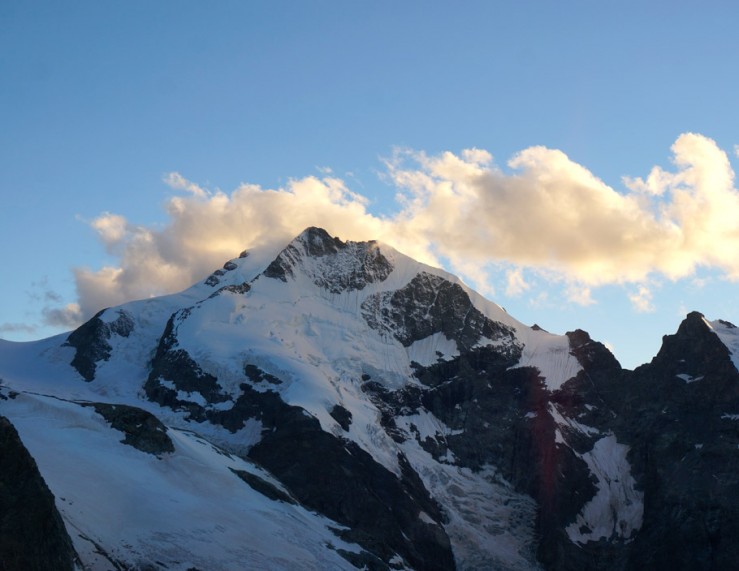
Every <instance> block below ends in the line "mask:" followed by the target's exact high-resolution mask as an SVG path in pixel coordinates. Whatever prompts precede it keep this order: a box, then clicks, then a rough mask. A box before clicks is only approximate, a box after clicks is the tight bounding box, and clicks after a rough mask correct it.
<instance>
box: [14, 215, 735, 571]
mask: <svg viewBox="0 0 739 571" xmlns="http://www.w3.org/2000/svg"><path fill="white" fill-rule="evenodd" d="M736 331H738V330H737V329H736V328H735V327H734V326H733V325H731V324H729V323H728V322H724V321H720V320H718V321H707V320H706V319H705V318H704V317H703V316H702V315H701V314H699V313H697V312H694V313H691V314H690V315H688V317H687V318H686V320H685V321H684V322H683V324H682V325H681V326H680V328H679V330H678V332H677V333H676V334H675V335H671V336H666V337H665V338H664V341H663V346H662V349H661V350H660V352H659V354H658V355H657V356H656V357H655V358H654V359H653V360H652V362H651V363H649V364H647V365H643V366H642V367H640V368H638V369H636V370H635V371H627V370H624V369H622V368H621V366H620V365H619V363H618V362H617V361H616V359H615V358H614V357H613V355H612V354H611V353H610V352H609V351H608V349H607V348H606V347H605V346H604V345H602V344H601V343H598V342H597V341H594V340H592V339H591V338H590V336H589V335H588V334H587V333H586V332H584V331H580V330H578V331H574V332H570V333H567V334H566V335H552V334H550V333H548V332H546V331H544V330H543V329H541V328H539V327H537V326H534V327H528V326H526V325H524V324H522V323H520V322H518V321H517V320H515V319H514V318H513V317H511V316H509V315H508V314H507V313H506V312H505V311H504V310H503V309H502V308H501V307H499V306H498V305H496V304H494V303H492V302H490V301H488V300H486V299H484V298H483V297H481V296H480V295H478V294H477V293H475V292H474V291H472V290H471V289H469V288H468V287H467V286H465V285H464V284H463V283H462V282H461V281H460V280H459V279H458V278H456V277H454V276H452V275H451V274H448V273H447V272H444V271H443V270H440V269H438V268H433V267H430V266H426V265H424V264H421V263H419V262H416V261H415V260H413V259H411V258H409V257H407V256H405V255H403V254H401V253H400V252H398V251H396V250H394V249H393V248H391V247H389V246H387V245H385V244H382V243H379V242H351V241H348V242H344V241H342V240H340V239H339V238H335V237H332V236H330V235H329V234H328V233H327V232H326V231H324V230H322V229H320V228H308V229H306V230H305V231H304V232H302V233H301V234H300V235H299V236H297V237H296V238H295V239H294V240H292V241H291V242H290V243H289V244H287V245H286V246H285V247H284V248H283V249H282V250H281V251H280V252H279V253H278V254H276V256H275V254H274V253H272V254H269V252H267V251H266V250H261V251H260V250H255V251H245V252H243V253H242V254H241V255H240V256H239V257H238V258H235V259H233V260H230V261H228V262H226V263H225V264H224V266H223V267H222V268H221V269H218V270H215V271H214V272H213V273H212V274H211V275H209V276H207V277H206V278H205V279H204V280H203V281H201V282H199V283H197V284H194V285H193V286H192V287H190V288H189V289H187V290H185V291H183V292H181V293H178V294H174V295H170V296H165V297H161V298H153V299H147V300H141V301H135V302H131V303H126V304H123V305H121V306H118V307H114V308H108V309H105V310H103V311H101V312H99V313H98V314H97V315H95V316H94V317H93V318H92V319H90V320H89V321H88V322H86V323H85V324H83V325H82V326H80V327H79V328H78V329H76V330H75V331H73V332H71V333H69V334H67V335H61V336H57V337H52V338H49V339H46V340H43V341H38V342H33V343H24V344H20V343H10V342H4V341H0V407H1V408H0V412H1V413H2V415H3V416H5V417H7V421H2V422H1V423H0V424H2V427H4V428H3V430H5V431H6V432H7V433H8V434H9V435H10V436H9V437H8V439H6V440H4V441H3V443H1V444H2V448H0V457H5V456H3V455H9V454H11V455H14V456H15V455H17V454H19V452H18V449H19V447H20V448H24V449H25V452H24V453H27V456H28V460H27V461H26V460H24V466H25V465H28V466H29V467H28V468H27V470H28V472H29V473H33V474H36V472H34V471H33V470H34V469H35V466H32V464H33V462H34V461H35V464H36V465H37V475H36V476H34V478H35V479H34V482H37V481H38V482H37V484H34V485H37V486H38V489H46V490H47V491H46V492H44V493H48V492H49V491H50V492H51V494H53V497H54V502H53V505H51V502H47V503H46V504H44V507H43V510H45V511H38V514H39V515H38V516H36V517H28V518H25V519H19V518H18V513H19V511H18V510H19V509H20V512H21V513H22V512H23V506H26V505H27V506H28V510H30V509H32V504H31V503H30V500H28V499H26V498H27V497H29V496H24V495H23V494H22V493H21V492H20V491H15V490H16V488H17V486H16V484H17V483H18V481H19V479H23V478H25V476H23V475H22V474H20V473H19V474H5V473H4V474H3V475H2V478H1V479H0V483H2V484H3V486H4V487H2V490H3V491H2V493H0V506H6V505H12V506H14V507H13V510H12V512H11V511H7V510H4V511H0V518H2V522H3V525H4V526H12V527H14V528H16V529H17V526H18V525H20V524H17V523H16V522H18V521H23V522H24V523H23V525H24V526H25V525H27V526H28V531H24V532H21V533H16V535H14V536H13V537H15V538H16V539H14V540H13V542H10V544H9V542H2V541H0V561H2V562H3V564H4V565H5V568H7V569H13V568H17V569H27V568H32V567H31V566H32V565H36V567H37V568H44V564H40V565H41V566H40V567H39V564H38V563H37V562H36V559H32V557H36V553H37V550H36V546H35V540H33V539H32V538H34V537H39V536H41V537H44V536H45V534H46V535H48V537H49V542H50V545H54V546H62V547H63V548H60V549H56V550H54V551H53V553H52V551H51V550H50V551H49V553H51V555H49V557H55V558H56V559H54V562H53V563H52V562H51V559H50V560H49V561H48V562H47V564H46V567H45V568H60V569H61V568H73V567H74V565H77V567H78V568H83V569H91V570H97V569H100V570H103V569H111V568H116V569H141V570H144V569H146V570H150V569H169V570H181V571H194V570H201V571H205V570H232V569H245V568H255V569H256V568H260V569H356V568H360V569H361V568H366V569H418V570H447V569H485V570H489V569H501V570H502V569H505V570H534V569H537V570H538V569H548V570H573V571H574V570H590V569H592V570H601V569H603V570H606V569H608V570H632V569H633V570H637V569H670V570H671V571H672V570H674V569H691V570H692V569H731V568H732V566H733V565H734V564H735V562H736V561H737V560H739V544H738V543H737V542H736V540H735V538H736V537H738V536H739V519H738V516H739V505H738V502H739V500H738V499H737V498H739V494H737V491H739V476H737V474H738V473H739V471H738V470H737V468H739V466H737V455H738V452H737V450H738V449H739V372H737V362H738V361H737V355H739V334H737V333H736ZM3 465H5V464H3ZM39 476H40V477H41V478H43V480H41V479H40V478H39ZM14 486H16V487H14ZM4 490H9V491H8V492H7V493H6V492H5V491H4ZM31 493H35V492H31ZM2 494H5V496H3V495H2ZM18 506H21V508H19V507H18ZM33 509H35V508H33ZM40 509H41V508H39V510H40ZM9 513H12V514H14V515H12V517H11V516H8V515H7V514H9ZM34 513H35V512H34ZM45 514H50V515H45ZM9 518H10V519H9ZM52 520H53V521H54V522H62V523H63V526H62V525H56V526H55V527H54V528H53V529H52V528H50V527H44V526H47V525H48V521H52ZM24 529H25V528H24ZM47 529H48V532H47V531H45V530H47ZM4 537H5V536H4ZM18 538H19V539H18ZM24 538H25V543H24ZM24 558H25V559H24ZM60 558H61V559H65V558H66V559H65V563H64V564H62V563H59V561H60ZM6 562H10V563H6ZM29 562H30V563H29Z"/></svg>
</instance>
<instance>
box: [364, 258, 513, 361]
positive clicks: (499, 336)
mask: <svg viewBox="0 0 739 571" xmlns="http://www.w3.org/2000/svg"><path fill="white" fill-rule="evenodd" d="M362 315H363V316H364V318H365V320H366V321H367V324H368V325H369V326H370V327H372V328H373V329H376V330H378V331H385V332H387V333H389V334H390V335H392V336H394V337H395V338H396V339H397V340H398V341H400V342H401V343H402V344H403V345H404V346H406V347H408V346H410V345H411V344H412V343H413V342H414V341H420V340H421V339H425V338H426V337H429V336H431V335H434V334H435V333H443V334H444V335H445V336H446V337H447V338H449V339H454V340H455V341H456V343H457V347H458V348H459V349H460V350H461V351H468V350H470V349H472V348H473V347H474V346H475V345H477V344H478V343H479V342H480V340H481V339H485V340H487V341H488V342H497V343H498V344H502V345H503V346H504V347H505V349H506V350H508V351H510V352H511V356H514V355H515V356H516V357H519V356H520V348H519V347H517V346H516V344H515V336H514V334H513V331H512V330H511V329H510V328H509V327H506V326H505V325H503V324H501V323H496V322H494V321H492V320H491V319H489V318H487V317H485V316H484V315H483V314H482V313H481V312H480V310H478V309H477V308H476V307H475V306H474V305H472V301H471V300H470V297H469V295H467V293H466V292H465V291H464V290H463V289H462V287H461V286H460V285H459V284H455V283H451V282H449V281H448V280H445V279H444V278H442V277H439V276H434V275H431V274H428V273H426V272H422V273H420V274H418V275H417V276H416V277H414V278H413V279H412V280H411V282H410V283H409V284H408V285H407V286H405V287H403V288H401V289H398V290H395V291H388V292H383V293H378V294H375V295H372V296H370V297H369V298H367V300H366V301H365V302H364V303H363V304H362ZM499 351H500V352H503V347H500V349H499ZM517 351H518V355H516V352H517Z"/></svg>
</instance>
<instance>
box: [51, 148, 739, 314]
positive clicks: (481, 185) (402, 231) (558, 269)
mask: <svg viewBox="0 0 739 571" xmlns="http://www.w3.org/2000/svg"><path fill="white" fill-rule="evenodd" d="M672 152H673V163H674V164H673V167H672V168H671V169H670V170H666V169H663V168H662V167H659V166H656V167H654V168H653V169H652V170H651V172H650V173H649V174H648V175H647V176H646V178H641V177H624V188H622V189H619V190H616V189H614V188H612V187H610V186H608V185H607V184H605V183H604V182H603V181H602V180H600V179H599V178H598V177H597V176H596V175H595V174H593V173H592V172H590V171H589V170H588V169H587V168H586V167H584V166H583V165H580V164H577V163H576V162H574V161H572V160H571V159H570V158H568V157H567V155H565V154H564V153H563V152H561V151H559V150H556V149H549V148H545V147H530V148H528V149H525V150H523V151H521V152H520V153H518V154H517V155H515V156H514V157H513V158H512V159H511V160H510V161H508V163H507V165H506V166H507V170H504V169H502V168H501V167H500V166H498V165H497V164H496V163H495V162H494V160H493V157H492V156H491V155H490V153H488V152H487V151H485V150H482V149H471V150H466V151H463V152H461V153H459V154H454V153H450V152H446V153H442V154H439V155H433V156H429V155H427V154H425V153H423V152H418V151H411V150H404V149H400V150H397V151H396V152H395V153H394V154H393V156H392V157H390V158H389V159H388V160H387V161H386V173H385V178H386V180H387V181H388V182H389V183H390V184H392V185H394V186H395V188H396V189H397V202H398V208H397V210H396V212H395V214H393V215H389V216H383V217H380V216H375V215H373V214H372V213H370V212H369V211H368V210H367V207H368V201H367V199H366V198H365V197H364V196H362V195H361V194H358V193H356V192H353V191H352V190H350V189H349V188H348V186H347V184H346V183H345V182H344V181H343V180H341V179H339V178H336V177H334V176H332V175H331V171H330V170H328V169H325V170H323V171H322V172H323V176H322V177H320V178H318V177H306V178H303V179H299V180H292V181H290V182H289V183H288V184H287V185H286V186H285V187H284V188H278V189H265V188H262V187H260V186H256V185H249V184H245V185H242V186H240V187H239V188H237V189H236V190H234V191H233V192H231V193H224V192H222V191H208V190H205V189H203V188H202V187H201V186H199V185H198V184H196V183H193V182H191V181H189V180H187V179H186V178H185V177H184V176H182V175H180V174H179V173H170V174H168V175H167V176H166V177H165V182H166V183H167V184H168V185H169V186H170V187H172V188H173V189H176V190H180V191H183V192H184V194H182V195H177V196H174V197H172V198H170V199H169V201H168V202H167V205H166V210H167V214H168V217H169V222H168V223H167V224H166V226H164V227H162V228H155V227H147V226H141V225H136V224H132V223H131V222H129V221H128V220H126V219H125V218H124V217H123V216H120V215H118V214H111V213H104V214H102V215H101V216H100V217H98V218H97V219H95V220H94V221H93V222H92V227H93V229H94V230H95V231H96V232H97V234H98V236H99V238H100V240H101V242H102V243H103V244H104V246H105V247H106V249H107V251H108V252H109V253H111V254H113V255H114V256H116V258H117V262H116V263H115V264H114V265H111V266H109V267H104V268H100V269H90V268H78V269H76V270H75V278H76V285H77V292H78V296H79V299H78V306H70V307H68V308H66V309H65V310H62V311H63V313H62V314H60V315H56V314H55V317H56V318H58V319H59V321H60V322H61V321H63V320H64V319H67V318H69V319H72V318H73V317H74V316H75V315H76V316H77V318H84V317H87V316H89V315H91V314H92V313H94V312H95V311H97V310H98V309H100V308H101V307H104V306H110V305H114V304H118V303H121V302H124V301H128V300H130V299H134V298H142V297H147V296H150V295H156V294H162V293H166V292H172V291H176V290H178V289H181V288H184V287H186V286H188V285H190V284H191V283H193V282H194V281H196V280H198V279H200V278H202V277H203V276H204V275H206V274H208V273H209V272H210V271H212V269H213V268H215V267H217V266H219V265H220V264H221V263H222V262H223V260H225V259H228V258H231V257H233V256H235V255H237V254H238V252H240V251H241V250H243V249H244V248H246V247H254V246H260V245H275V244H282V243H284V242H285V241H286V240H289V239H290V238H291V237H292V236H294V235H296V234H297V233H298V232H300V231H301V230H302V229H303V228H305V227H307V226H323V227H325V228H326V229H327V230H328V231H329V232H331V233H332V234H335V235H338V236H341V237H342V238H344V239H354V240H358V239H370V238H377V239H381V240H383V241H385V242H387V243H389V244H391V245H393V246H395V247H397V248H398V249H399V250H401V251H403V252H405V253H407V254H409V255H411V256H414V257H416V258H419V259H421V260H422V261H425V262H428V263H432V264H436V265H441V264H442V262H443V263H444V264H445V265H447V266H448V267H450V269H451V270H453V271H455V272H458V273H460V274H462V276H463V277H464V278H465V279H466V280H468V281H469V282H471V283H472V284H473V285H475V286H476V287H478V288H480V289H481V290H483V291H487V292H490V291H493V282H494V281H495V280H496V279H498V280H500V279H503V281H502V282H501V283H502V285H503V287H504V289H505V291H506V292H507V294H508V295H511V296H513V295H522V294H524V293H526V294H527V295H528V294H530V295H531V296H532V298H533V297H535V296H536V295H537V293H538V292H536V291H534V289H535V288H530V283H529V281H527V280H525V279H524V271H525V272H526V273H527V275H533V274H539V275H542V276H546V278H547V280H548V281H550V282H551V281H552V280H553V281H554V282H556V283H558V284H560V286H561V289H562V295H563V296H564V297H565V298H567V299H569V300H570V301H573V302H575V303H580V304H589V303H593V301H594V299H593V292H594V291H595V289H594V288H597V287H598V286H601V285H605V284H614V283H615V284H625V285H627V286H629V287H628V288H627V291H626V295H628V296H629V297H630V298H631V301H632V303H633V304H634V306H635V308H636V309H637V310H641V311H648V310H649V309H650V308H651V292H650V290H649V289H648V288H647V286H644V285H643V284H645V283H648V282H649V279H650V277H653V276H662V277H665V278H668V279H671V280H676V279H680V278H685V277H691V276H693V275H695V273H696V270H697V269H698V268H699V267H704V268H708V269H713V270H717V271H718V272H719V273H720V274H722V275H723V276H724V277H725V278H727V279H732V280H735V279H739V257H737V256H736V252H737V251H739V219H738V218H737V216H736V213H737V212H739V193H738V192H737V190H736V189H735V188H734V172H733V171H732V169H731V166H730V163H729V158H728V155H727V153H726V152H724V151H723V150H721V149H720V148H719V147H718V146H717V145H716V143H715V142H714V141H712V140H711V139H709V138H707V137H704V136H701V135H697V134H692V133H687V134H684V135H681V136H680V137H679V138H678V139H677V141H676V142H675V143H674V145H673V146H672ZM501 268H502V270H503V272H504V275H505V277H504V278H500V277H497V278H496V276H495V272H496V271H500V270H501ZM634 288H636V289H634Z"/></svg>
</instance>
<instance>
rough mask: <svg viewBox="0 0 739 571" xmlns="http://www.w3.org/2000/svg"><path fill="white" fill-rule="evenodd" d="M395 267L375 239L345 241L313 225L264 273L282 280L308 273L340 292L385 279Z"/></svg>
mask: <svg viewBox="0 0 739 571" xmlns="http://www.w3.org/2000/svg"><path fill="white" fill-rule="evenodd" d="M392 271H393V265H392V263H390V261H389V260H388V259H387V258H386V257H385V256H384V255H383V253H382V252H381V248H380V247H379V245H378V243H377V242H376V241H374V240H371V241H368V242H352V241H347V242H343V241H342V240H341V239H340V238H338V237H332V236H331V235H330V234H329V233H328V232H326V230H324V229H323V228H316V227H314V226H311V227H309V228H306V229H305V230H303V232H301V233H300V234H299V235H298V236H297V237H296V238H295V239H293V240H292V242H290V244H288V245H287V247H285V249H284V250H282V252H280V253H279V255H278V256H277V257H276V258H275V259H274V260H273V261H272V263H270V264H269V266H267V269H266V270H264V272H263V275H264V276H265V277H267V278H272V279H277V280H280V281H282V282H287V281H288V279H296V277H297V275H305V276H307V277H308V278H309V279H310V280H311V281H312V282H313V283H314V284H315V285H316V286H318V287H321V288H324V289H327V290H329V291H330V292H331V293H341V292H343V291H352V290H361V289H364V288H365V287H366V286H367V285H368V284H370V283H375V282H381V281H384V280H385V279H386V278H387V277H388V276H389V275H390V273H391V272H392Z"/></svg>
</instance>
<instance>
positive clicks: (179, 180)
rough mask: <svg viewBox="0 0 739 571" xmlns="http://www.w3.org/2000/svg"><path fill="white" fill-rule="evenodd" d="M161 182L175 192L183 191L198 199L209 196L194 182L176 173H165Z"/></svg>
mask: <svg viewBox="0 0 739 571" xmlns="http://www.w3.org/2000/svg"><path fill="white" fill-rule="evenodd" d="M162 180H163V181H164V183H165V184H166V185H167V186H169V187H170V188H173V189H175V190H184V191H186V192H189V193H191V194H192V195H193V196H197V197H200V198H205V197H206V196H210V193H209V192H208V191H207V190H205V189H203V188H202V187H201V186H198V185H197V184H195V183H194V182H190V181H189V180H187V179H186V178H185V177H183V176H182V175H181V174H180V173H178V172H170V173H167V174H166V175H164V177H162Z"/></svg>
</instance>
